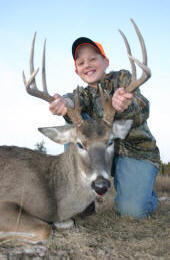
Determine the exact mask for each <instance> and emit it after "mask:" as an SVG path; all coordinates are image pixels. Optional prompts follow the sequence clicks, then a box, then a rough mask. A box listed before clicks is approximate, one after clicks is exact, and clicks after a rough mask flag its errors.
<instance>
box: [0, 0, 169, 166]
mask: <svg viewBox="0 0 170 260" xmlns="http://www.w3.org/2000/svg"><path fill="white" fill-rule="evenodd" d="M0 10H1V19H0V36H1V41H0V90H1V92H0V93H1V95H0V122H1V135H0V145H3V144H7V145H19V146H27V147H31V148H34V145H35V143H36V142H39V141H41V140H42V139H44V140H45V143H46V146H47V148H48V151H49V152H50V153H58V152H60V151H62V149H63V148H62V147H61V146H59V145H56V144H54V143H52V142H51V141H48V139H46V138H45V137H43V136H42V135H41V134H40V133H38V131H37V128H38V127H41V126H50V125H60V124H63V123H64V121H63V119H62V118H60V117H56V116H53V115H51V113H50V112H49V110H48V104H47V103H45V102H43V101H41V100H38V99H35V98H33V97H30V96H28V94H27V93H26V91H25V89H24V85H23V82H22V70H23V69H24V71H25V73H26V75H27V77H28V72H29V52H30V46H31V40H32V37H33V34H34V32H35V31H36V32H37V39H36V46H35V67H39V66H41V55H42V47H43V41H44V39H45V38H46V39H47V55H46V56H47V62H46V67H47V83H48V89H49V92H50V93H51V94H54V93H56V92H58V93H60V94H63V93H65V92H68V91H72V89H74V88H75V87H76V86H77V84H80V85H82V84H83V82H81V80H80V79H79V78H78V77H77V76H76V74H75V72H74V63H73V60H72V56H71V45H72V42H73V41H74V40H75V39H76V38H78V37H80V36H86V37H89V38H91V39H93V40H95V41H98V42H100V43H101V44H102V45H103V47H104V49H105V52H106V54H107V56H108V57H109V59H110V67H109V70H119V69H122V68H125V69H130V65H129V61H128V58H127V53H126V49H125V46H124V43H123V40H122V38H121V36H120V34H119V32H118V29H119V28H120V29H121V30H122V31H123V32H124V33H125V35H126V36H127V38H128V40H129V43H130V45H131V49H132V53H133V55H134V56H135V57H137V58H139V59H140V58H141V51H140V47H139V43H138V40H137V37H136V34H135V31H134V29H133V26H132V24H131V22H130V18H133V19H134V20H135V22H136V23H137V25H138V27H139V28H140V30H141V32H142V34H143V37H144V39H145V44H146V47H147V52H148V65H149V67H150V68H151V71H152V77H151V79H150V80H149V81H148V82H147V83H146V84H144V85H143V86H141V91H142V93H143V94H144V95H145V96H146V97H147V98H148V99H149V101H150V104H151V108H150V118H149V120H148V124H149V127H150V129H151V131H152V133H153V135H154V136H155V138H156V139H157V143H158V146H159V148H160V152H161V159H162V160H163V161H164V162H168V161H170V142H169V143H168V141H169V133H170V123H169V117H170V116H169V112H170V101H169V97H170V18H169V10H170V2H169V1H168V0H162V1H161V0H154V1H153V0H151V1H146V0H143V1H132V0H130V1H125V0H124V1H114V0H112V1H110V0H109V1H107V0H106V1H100V0H98V1H96V0H93V1H92V0H91V1H89V0H88V1H69V0H68V1H66V0H63V1H57V0H54V1H52V0H49V1H43V0H41V1H40V0H37V1H35V0H34V1H32V0H30V1H19V0H15V1H9V0H6V1H1V0H0ZM109 70H108V71H109ZM138 71H139V73H138V75H139V76H140V73H141V71H140V69H139V70H138ZM37 82H38V85H39V86H40V87H41V74H40V73H39V75H38V76H37Z"/></svg>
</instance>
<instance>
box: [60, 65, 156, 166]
mask: <svg viewBox="0 0 170 260" xmlns="http://www.w3.org/2000/svg"><path fill="white" fill-rule="evenodd" d="M130 80H131V74H130V73H129V72H128V71H126V70H120V71H113V72H110V73H109V74H106V75H105V78H104V80H103V81H101V86H102V88H103V90H106V91H107V92H109V93H110V95H113V94H114V92H115V90H116V89H117V88H119V87H120V86H122V87H126V86H127V85H128V84H129V82H130ZM74 96H75V90H74V91H73V93H68V94H66V95H64V96H63V97H64V98H70V99H71V100H72V101H73V102H74ZM79 96H80V105H81V107H82V113H87V114H88V115H89V116H90V117H92V118H93V119H96V118H99V117H102V116H103V108H102V105H101V98H100V93H99V90H98V89H95V88H91V87H89V86H87V87H86V88H83V87H82V88H80V93H79ZM148 117H149V102H148V100H147V99H146V98H145V97H144V96H143V95H142V94H141V93H140V90H139V89H137V90H136V91H135V92H134V98H133V101H132V104H131V105H130V106H129V107H128V109H126V110H124V111H123V112H121V113H120V112H117V113H116V115H115V119H133V126H132V128H131V130H130V132H129V134H128V136H127V137H126V139H125V140H120V139H116V140H115V154H119V155H122V156H127V157H133V158H136V159H142V160H148V161H150V162H152V163H154V164H155V165H156V166H159V162H160V155H159V149H158V147H157V146H156V141H155V138H154V137H153V135H152V134H151V132H150V130H149V128H148V125H147V119H148ZM65 120H66V121H67V122H68V123H71V122H70V120H69V118H68V117H67V115H66V116H65Z"/></svg>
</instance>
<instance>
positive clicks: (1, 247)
mask: <svg viewBox="0 0 170 260" xmlns="http://www.w3.org/2000/svg"><path fill="white" fill-rule="evenodd" d="M168 191H169V190H168ZM168 191H166V192H164V193H162V192H159V193H158V195H159V197H161V201H160V202H159V207H158V209H157V211H156V212H155V213H154V214H153V215H152V216H151V217H150V218H149V219H145V220H133V219H130V218H121V217H120V216H118V215H117V214H116V213H115V211H114V208H113V197H114V191H113V190H111V191H110V192H109V193H108V194H107V196H106V197H103V198H102V199H101V200H100V201H98V202H97V203H96V211H97V212H96V213H95V214H93V215H91V216H88V217H80V216H77V217H76V218H75V226H74V227H73V228H72V229H69V230H54V232H53V235H52V237H51V239H50V240H49V241H48V243H47V244H46V245H36V246H32V245H28V244H21V243H20V244H19V243H18V242H14V241H9V242H6V243H1V244H0V259H1V260H19V259H22V260H25V259H35V260H38V259H45V260H48V259H49V260H53V259H62V260H71V259H73V260H74V259H75V260H81V259H82V260H85V259H88V260H93V259H100V260H107V259H116V260H117V259H139V260H140V259H142V260H143V259H144V260H147V259H148V260H150V259H160V260H164V259H165V260H168V259H170V193H169V192H168Z"/></svg>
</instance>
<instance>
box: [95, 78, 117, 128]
mask: <svg viewBox="0 0 170 260" xmlns="http://www.w3.org/2000/svg"><path fill="white" fill-rule="evenodd" d="M98 87H99V91H100V96H101V101H102V106H103V110H104V112H103V118H102V120H103V121H104V122H105V123H106V124H107V125H109V126H110V125H112V123H113V119H114V116H115V113H116V110H115V109H114V108H113V106H112V98H111V96H110V95H109V94H108V92H106V91H105V93H106V95H107V99H105V97H104V93H103V90H102V87H101V85H100V83H99V84H98Z"/></svg>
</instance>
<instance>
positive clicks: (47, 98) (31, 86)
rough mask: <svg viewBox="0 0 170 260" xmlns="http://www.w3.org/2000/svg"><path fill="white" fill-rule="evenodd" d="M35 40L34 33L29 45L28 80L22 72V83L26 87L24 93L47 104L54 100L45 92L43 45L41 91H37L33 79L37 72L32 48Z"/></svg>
mask: <svg viewBox="0 0 170 260" xmlns="http://www.w3.org/2000/svg"><path fill="white" fill-rule="evenodd" d="M35 38H36V33H35V34H34V37H33V40H32V45H31V54H30V78H29V80H28V81H27V80H26V77H25V74H24V71H23V81H24V85H25V87H26V91H27V92H28V94H30V95H32V96H34V97H38V98H41V99H43V100H45V101H47V102H52V101H53V100H54V98H53V97H52V96H50V95H49V94H48V91H47V85H46V75H45V43H44V50H43V58H42V84H43V91H40V90H38V88H37V85H36V81H35V77H36V75H37V73H38V71H39V68H38V69H37V70H34V46H35Z"/></svg>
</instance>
